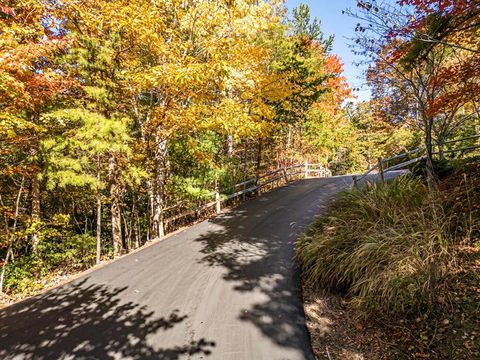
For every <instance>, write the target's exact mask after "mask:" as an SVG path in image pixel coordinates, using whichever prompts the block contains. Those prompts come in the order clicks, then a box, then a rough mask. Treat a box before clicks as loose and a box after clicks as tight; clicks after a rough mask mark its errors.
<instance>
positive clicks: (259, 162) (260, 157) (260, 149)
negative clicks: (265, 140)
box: [255, 139, 262, 183]
mask: <svg viewBox="0 0 480 360" xmlns="http://www.w3.org/2000/svg"><path fill="white" fill-rule="evenodd" d="M261 166H262V139H259V140H258V152H257V165H256V169H255V177H256V179H257V180H256V181H255V183H257V182H258V178H259V177H260V170H261Z"/></svg>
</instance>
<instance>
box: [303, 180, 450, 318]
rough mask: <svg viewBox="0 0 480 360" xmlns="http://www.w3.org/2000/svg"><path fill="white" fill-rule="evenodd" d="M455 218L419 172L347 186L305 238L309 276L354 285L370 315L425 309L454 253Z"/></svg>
mask: <svg viewBox="0 0 480 360" xmlns="http://www.w3.org/2000/svg"><path fill="white" fill-rule="evenodd" d="M452 219H453V216H452V215H450V214H449V213H448V212H447V210H445V209H444V207H443V206H442V203H441V197H440V196H437V194H435V193H431V192H429V191H428V189H427V187H426V186H425V185H424V184H423V183H422V182H421V181H420V180H418V179H415V178H412V177H400V178H397V179H395V180H394V181H392V182H390V183H386V184H383V185H379V184H373V185H369V186H368V187H365V188H360V189H352V190H349V191H346V192H344V193H343V194H341V196H340V197H339V198H338V199H337V200H336V201H334V203H333V204H332V205H331V206H330V207H329V209H327V211H326V213H325V214H324V215H323V216H322V217H321V218H319V219H318V221H317V222H316V223H315V224H314V225H313V226H312V227H311V228H310V230H309V231H308V232H307V233H306V234H305V235H304V236H303V237H302V238H301V239H300V240H299V242H298V244H297V257H298V259H299V260H300V262H301V264H302V266H303V272H304V279H305V282H306V284H307V285H310V286H321V287H322V288H327V289H331V290H339V289H341V290H344V291H346V292H347V293H348V295H349V296H350V297H351V303H352V304H353V305H354V306H356V307H357V308H358V310H359V312H358V313H359V314H360V315H363V316H372V315H375V316H376V315H386V316H395V315H405V314H415V313H419V312H421V311H424V310H425V309H426V308H427V307H428V306H429V305H432V304H433V303H434V299H435V294H436V290H437V289H438V287H439V284H440V282H441V280H442V278H443V276H444V274H445V272H446V270H447V268H448V266H449V263H450V261H451V259H452V248H451V246H452V244H453V240H454V239H453V238H452V235H450V231H449V224H450V223H451V221H453V220H452Z"/></svg>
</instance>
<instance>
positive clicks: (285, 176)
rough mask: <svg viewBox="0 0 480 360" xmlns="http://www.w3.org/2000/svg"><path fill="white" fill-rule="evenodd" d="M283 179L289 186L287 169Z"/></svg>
mask: <svg viewBox="0 0 480 360" xmlns="http://www.w3.org/2000/svg"><path fill="white" fill-rule="evenodd" d="M283 177H284V178H285V183H286V184H288V175H287V169H285V167H284V168H283Z"/></svg>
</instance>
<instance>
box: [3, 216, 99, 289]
mask: <svg viewBox="0 0 480 360" xmlns="http://www.w3.org/2000/svg"><path fill="white" fill-rule="evenodd" d="M39 236H40V241H39V243H38V249H37V252H36V253H35V254H33V253H31V254H29V255H28V256H23V257H15V258H14V260H13V261H11V262H10V263H9V264H8V266H7V267H6V272H5V284H4V289H5V291H6V292H7V293H10V294H31V293H34V292H35V291H36V290H39V289H41V288H43V286H44V283H45V281H47V280H48V277H49V276H53V275H55V274H57V275H58V274H68V273H70V272H74V271H79V270H84V269H87V268H89V267H91V266H93V265H94V264H95V257H96V239H95V237H94V236H91V235H89V234H76V233H75V232H74V231H73V229H72V226H71V219H70V217H69V216H68V215H63V214H57V215H55V216H54V217H53V219H52V221H51V223H49V224H48V225H45V226H43V227H42V228H41V230H40V232H39Z"/></svg>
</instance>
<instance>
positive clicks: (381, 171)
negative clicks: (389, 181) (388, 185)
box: [378, 157, 385, 184]
mask: <svg viewBox="0 0 480 360" xmlns="http://www.w3.org/2000/svg"><path fill="white" fill-rule="evenodd" d="M378 171H379V172H380V179H381V180H382V184H383V183H384V182H385V173H384V172H383V160H382V158H381V157H379V158H378Z"/></svg>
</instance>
